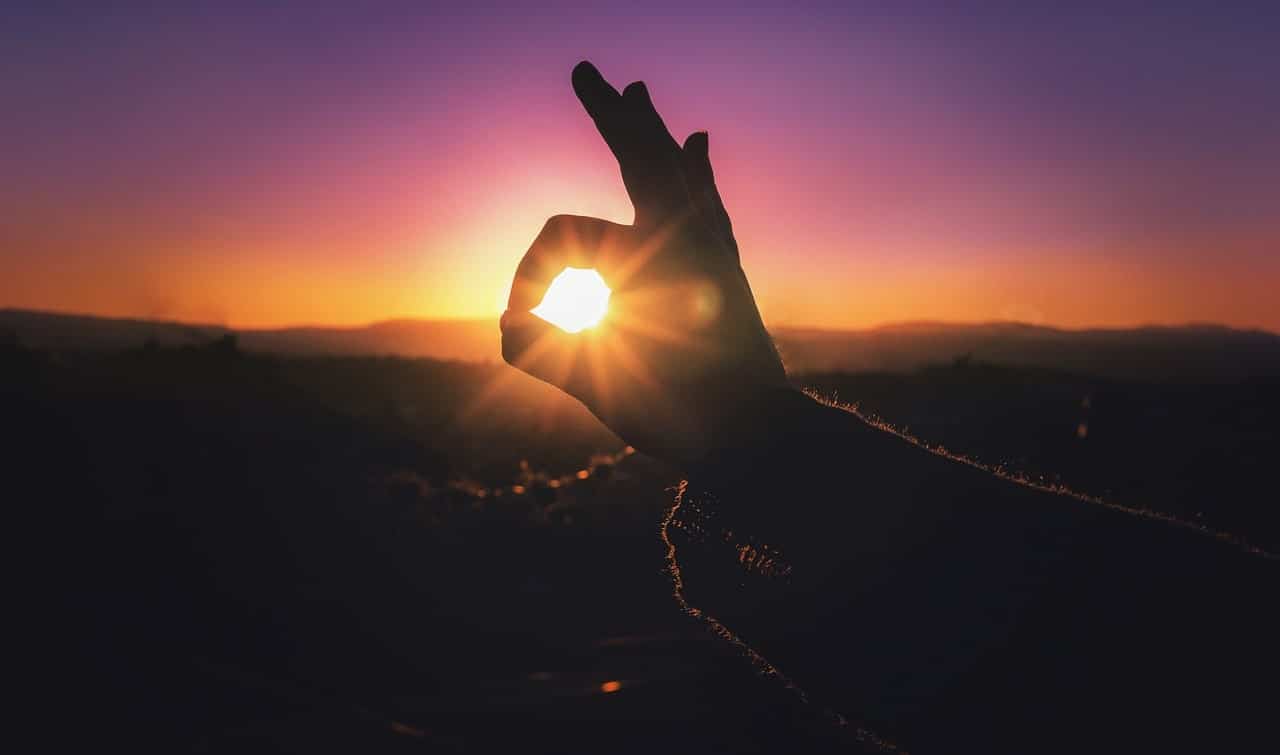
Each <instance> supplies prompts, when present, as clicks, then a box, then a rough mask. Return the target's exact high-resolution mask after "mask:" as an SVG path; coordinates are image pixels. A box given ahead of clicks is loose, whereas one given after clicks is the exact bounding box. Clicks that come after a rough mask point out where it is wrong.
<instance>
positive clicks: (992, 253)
mask: <svg viewBox="0 0 1280 755" xmlns="http://www.w3.org/2000/svg"><path fill="white" fill-rule="evenodd" d="M660 5H661V4H660ZM406 7H407V8H409V9H408V10H405V11H404V12H405V14H406V17H405V18H403V19H397V20H395V22H392V21H391V20H389V19H388V20H386V23H385V24H384V23H380V22H378V23H375V21H376V18H375V16H376V14H372V13H371V12H370V11H369V10H368V9H364V8H361V7H359V6H353V7H352V9H350V10H343V11H338V10H335V11H334V15H333V17H331V18H330V17H327V16H326V17H324V18H321V15H323V14H321V15H317V14H316V13H314V12H312V11H310V10H304V9H293V10H286V9H277V10H270V11H268V10H260V9H256V7H246V8H245V9H242V10H236V11H234V12H233V11H232V10H230V9H228V10H226V11H225V17H224V16H221V15H219V14H211V15H213V16H218V22H217V23H211V18H207V17H205V15H204V14H202V13H195V14H192V13H188V12H186V11H184V10H182V9H179V8H175V9H173V15H172V17H169V16H163V17H162V15H156V16H155V17H152V16H151V15H150V14H131V13H128V12H125V11H120V12H119V13H118V14H103V16H104V17H103V18H94V19H90V18H88V17H86V18H83V19H80V22H79V23H78V24H76V23H70V22H68V23H59V24H49V25H42V24H39V23H35V22H34V21H32V23H30V24H28V23H27V22H26V21H24V20H23V19H15V22H14V23H13V24H11V25H10V26H9V27H7V28H5V29H0V35H3V34H6V33H7V34H10V35H12V37H11V38H10V39H8V41H9V42H10V43H11V44H8V45H0V48H4V49H6V51H7V52H10V53H11V54H13V55H15V56H17V57H16V58H15V60H14V64H13V65H8V66H0V91H3V92H4V93H5V96H6V100H5V101H6V103H7V104H8V105H9V107H8V108H7V110H6V118H5V119H4V122H3V123H0V136H2V137H4V138H2V139H0V152H2V154H0V164H2V165H3V166H4V173H5V179H6V180H5V181H4V183H3V185H0V219H3V222H0V307H4V308H10V307H11V308H23V309H36V310H49V311H59V312H69V313H82V314H93V315H102V316H111V317H132V318H144V319H164V320H176V321H181V322H190V323H206V324H218V325H227V326H231V327H236V328H273V327H286V326H301V325H314V326H336V327H346V326H358V325H366V324H369V323H373V322H378V321H383V320H389V319H399V318H422V319H464V318H465V319H472V318H487V319H491V320H494V321H495V324H496V320H497V318H498V317H499V315H500V313H501V312H502V310H503V307H504V304H505V301H506V298H507V297H506V294H507V292H508V290H509V286H510V284H511V276H512V274H513V272H514V270H515V267H516V265H517V263H518V262H519V260H520V259H521V257H522V256H523V255H524V253H525V251H526V250H527V249H528V247H529V244H530V243H531V242H532V240H533V239H534V238H535V237H536V235H537V234H538V231H539V229H540V228H541V226H542V224H543V222H544V221H545V220H546V219H547V218H548V217H550V216H552V215H556V214H575V215H587V216H594V217H599V218H603V219H606V220H611V221H614V222H619V223H629V222H631V219H632V209H631V205H630V202H629V201H628V198H627V195H626V193H625V191H624V189H623V186H622V182H621V181H620V180H619V175H618V169H617V164H616V161H615V160H614V158H613V156H612V155H611V154H610V152H609V150H608V148H607V147H606V146H605V145H604V144H603V143H602V142H601V140H600V137H599V134H598V133H597V132H596V129H595V127H594V125H593V124H592V123H591V121H590V118H589V117H588V116H587V115H586V114H585V113H584V112H583V111H582V108H581V106H580V104H579V103H578V102H577V100H576V98H575V97H574V95H573V92H572V90H571V88H570V83H569V72H570V70H571V69H572V67H573V65H574V64H575V63H576V62H577V61H578V60H579V59H581V57H583V56H586V57H591V58H592V59H593V60H594V62H595V63H597V64H598V66H599V67H600V69H601V70H602V72H603V73H604V74H605V75H606V76H607V77H609V78H610V79H611V80H613V81H614V82H615V83H617V84H619V85H623V84H625V83H626V82H629V81H632V80H636V79H644V80H645V81H646V82H647V84H648V88H649V91H650V92H651V93H652V95H653V98H654V101H655V104H656V105H657V107H658V109H659V110H660V111H661V113H662V115H663V117H664V119H665V122H666V123H667V125H668V126H669V127H670V129H671V131H672V133H673V134H674V135H675V137H676V138H677V139H678V140H679V139H683V137H684V136H686V135H687V134H689V133H690V132H692V131H694V130H706V131H707V132H708V133H709V134H710V153H711V158H712V161H713V163H714V165H715V173H716V178H717V182H718V185H719V187H720V190H721V193H722V195H723V196H724V201H725V204H726V206H727V208H728V210H729V213H730V215H731V216H732V219H733V228H734V233H735V236H736V238H737V240H738V242H739V246H740V248H741V254H742V263H743V268H744V269H745V271H746V272H747V275H748V278H749V280H750V282H751V286H752V290H753V292H754V293H755V296H756V301H757V303H758V304H759V306H760V309H761V312H762V314H763V316H764V320H765V322H766V324H767V325H770V326H812V327H820V328H866V327H872V326H876V325H881V324H886V323H894V322H903V321H920V320H931V321H944V322H985V321H993V320H1019V321H1026V322H1031V323H1036V324H1043V325H1050V326H1058V327H1067V328H1082V327H1127V326H1134V325H1142V324H1184V323H1188V322H1200V323H1205V322H1214V323H1221V324H1224V325H1229V326H1235V327H1255V328H1262V329H1267V330H1271V331H1277V332H1280V300H1277V298H1276V297H1275V295H1274V292H1273V290H1272V289H1274V287H1275V282H1276V281H1277V280H1280V253H1278V250H1280V226H1277V224H1276V221H1275V218H1276V217H1278V216H1280V204H1277V202H1278V201H1280V183H1278V182H1277V178H1276V176H1277V175H1278V173H1277V171H1276V170H1275V166H1276V165H1277V164H1280V163H1277V160H1278V159H1280V146H1277V145H1278V143H1277V141H1276V140H1275V139H1274V134H1273V133H1272V132H1273V131H1274V129H1269V128H1267V127H1266V126H1267V125H1268V124H1271V123H1273V122H1274V117H1275V113H1276V112H1280V110H1278V109H1277V108H1280V94H1277V91H1280V90H1277V89H1276V88H1275V87H1274V85H1273V82H1271V81H1270V78H1271V77H1269V76H1264V75H1262V74H1263V73H1266V72H1264V71H1262V69H1260V68H1259V67H1258V66H1257V65H1256V61H1257V60H1258V59H1260V58H1257V57H1256V55H1257V54H1259V53H1263V54H1266V55H1268V56H1269V55H1270V54H1271V52H1270V51H1271V50H1272V48H1273V47H1274V45H1273V43H1272V40H1271V39H1270V38H1265V39H1263V38H1257V39H1254V38H1253V37H1250V36H1249V34H1250V33H1252V32H1253V31H1256V25H1254V24H1251V23H1248V21H1247V19H1244V18H1235V17H1233V16H1232V15H1231V14H1228V13H1226V12H1225V11H1223V12H1219V13H1215V14H1213V18H1214V19H1216V20H1217V21H1220V22H1222V23H1226V24H1228V25H1231V24H1238V28H1237V29H1236V31H1237V32H1238V33H1236V34H1233V35H1230V36H1223V37H1221V38H1222V39H1228V38H1230V39H1233V40H1235V41H1234V42H1233V44H1232V45H1231V46H1230V47H1221V48H1219V47H1212V48H1211V47H1209V46H1206V45H1207V44H1208V42H1212V39H1210V38H1209V37H1202V35H1203V31H1202V30H1201V29H1199V28H1198V27H1197V28H1194V29H1192V28H1186V29H1183V28H1180V27H1176V26H1175V27H1168V28H1165V27H1161V26H1159V24H1156V23H1155V21H1154V20H1152V19H1150V18H1148V17H1146V16H1145V15H1144V16H1143V17H1142V18H1141V19H1140V21H1141V23H1138V24H1136V25H1133V26H1131V27H1125V29H1126V31H1125V33H1124V34H1120V33H1114V34H1113V33H1111V32H1108V33H1107V34H1105V35H1102V36H1098V33H1097V30H1095V29H1093V28H1091V27H1089V26H1088V24H1087V23H1085V21H1083V20H1081V21H1080V25H1078V26H1073V25H1072V23H1073V22H1071V20H1070V19H1067V18H1062V19H1057V20H1055V21H1054V23H1053V24H1051V25H1050V26H1049V27H1045V28H1038V27H1037V28H1025V29H1024V28H1013V27H1010V28H1008V29H1005V30H1004V31H999V30H997V29H996V28H995V27H990V28H988V27H987V26H986V25H979V26H980V27H981V28H979V26H972V27H971V26H970V25H969V22H970V21H971V20H972V19H971V18H970V16H971V15H972V14H969V13H961V12H959V11H953V10H948V7H947V6H946V5H945V4H942V5H940V6H939V7H938V8H937V9H934V10H931V11H929V12H928V13H926V14H925V16H926V17H925V18H921V19H910V18H908V19H904V20H903V21H902V22H901V24H900V25H898V24H896V23H895V22H890V21H889V20H887V19H886V20H885V21H884V23H885V24H886V25H885V26H877V25H875V24H871V25H868V24H866V23H864V20H863V19H860V18H858V17H857V14H854V13H853V12H852V11H849V10H848V9H841V8H837V7H834V6H833V7H831V8H825V9H807V10H805V9H800V8H796V9H788V10H787V11H786V12H785V14H783V18H780V17H777V16H778V13H781V12H780V11H770V10H767V9H755V8H741V9H739V11H740V14H739V16H737V17H735V22H734V23H732V24H725V23H723V18H722V17H720V16H719V15H715V16H714V17H701V16H698V14H696V13H692V12H691V11H690V10H689V9H685V8H681V9H663V8H661V7H659V6H653V7H649V6H646V7H645V8H644V9H643V10H638V9H629V8H612V9H605V8H601V9H598V10H597V11H591V12H588V11H586V10H582V11H575V12H574V13H573V15H572V23H565V22H564V21H565V19H564V18H563V12H550V11H548V10H546V9H535V8H533V7H528V8H526V7H523V6H513V7H511V8H509V9H507V10H506V11H504V12H503V13H501V14H493V13H491V12H489V11H487V10H484V11H482V10H481V9H478V8H477V9H470V8H467V7H462V8H458V9H455V10H454V11H452V12H451V13H450V14H439V13H434V12H427V11H425V10H423V9H417V10H413V9H412V7H411V6H406ZM921 13H924V11H921ZM953 14H954V17H953ZM108 15H109V16H110V17H109V18H108V17H107V16H108ZM1032 15H1034V14H1032ZM1086 15H1087V14H1086ZM495 18H500V19H501V21H495ZM677 21H678V22H677ZM1023 21H1024V22H1026V23H1033V19H1023ZM1019 23H1022V22H1019ZM313 24H314V25H317V26H315V28H314V29H313V27H312V25H313ZM369 24H373V26H369ZM374 27H376V31H375V29H374ZM618 28H628V29H631V30H632V32H633V33H632V34H630V35H628V38H627V39H626V40H620V39H618V36H617V34H616V30H617V29H618ZM1107 28H1108V29H1113V27H1112V26H1108V27H1107ZM1115 28H1118V27H1115ZM305 29H313V31H314V32H315V33H314V34H312V33H302V31H301V30H305ZM922 29H946V30H947V31H946V33H945V34H940V35H939V36H938V37H936V38H935V37H931V36H929V35H924V36H921V31H920V30H922ZM1000 29H1004V27H1003V26H1001V27H1000ZM677 30H678V31H677ZM986 35H994V36H993V37H988V36H986ZM122 39H127V40H128V43H127V44H125V43H121V42H120V41H119V40H122ZM601 40H609V43H608V44H603V45H602V44H601ZM1028 40H1039V41H1040V42H1043V44H1028V43H1027V41H1028ZM1249 40H1252V41H1249ZM1139 41H1141V42H1143V43H1144V44H1145V45H1146V46H1145V47H1144V46H1142V45H1136V42H1139ZM1193 42H1195V43H1199V44H1198V46H1197V45H1196V44H1183V43H1193ZM668 44H669V45H673V47H670V48H668V47H666V46H665V45H668ZM1085 47H1088V49H1106V50H1108V51H1109V55H1110V57H1109V56H1108V55H1102V54H1099V55H1091V56H1090V57H1089V60H1087V61H1081V60H1080V59H1079V57H1078V50H1079V49H1084V48H1085ZM670 50H678V51H679V53H680V54H679V55H672V54H668V53H669V52H670ZM743 50H752V51H756V53H758V54H753V55H750V56H745V57H744V56H743V54H742V51H743ZM1134 50H1145V51H1147V52H1148V53H1150V52H1152V51H1163V54H1161V55H1147V54H1145V53H1144V54H1143V55H1141V56H1135V55H1134V54H1133V51H1134ZM1188 50H1190V52H1188ZM229 51H233V52H234V54H228V52H229ZM1250 55H1254V56H1255V57H1250ZM1267 59H1269V58H1267ZM459 61H468V62H466V63H465V64H463V63H461V62H459ZM1104 61H1128V62H1129V63H1131V64H1132V65H1131V66H1127V67H1126V66H1124V65H1114V66H1110V67H1108V68H1107V69H1106V70H1105V72H1100V71H1098V70H1096V69H1093V68H1091V67H1090V66H1092V65H1103V62H1104ZM1104 73H1105V75H1103V74H1104ZM1196 77H1199V78H1196ZM1188 81H1194V82H1195V83H1196V86H1195V87H1194V88H1188V86H1187V82H1188ZM192 82H200V86H198V87H193V86H192V85H191V83H192ZM744 82H751V83H750V85H745V84H744ZM1104 84H1105V85H1104ZM1141 92H1148V93H1149V96H1143V97H1134V96H1133V95H1134V93H1141ZM1171 92H1172V93H1176V94H1177V96H1166V95H1169V94H1170V93H1171ZM1193 93H1194V94H1193ZM1184 95H1185V96H1184ZM1153 134H1158V135H1159V138H1153ZM1223 144H1229V145H1231V146H1232V148H1231V149H1229V150H1228V149H1218V148H1215V147H1214V145H1223Z"/></svg>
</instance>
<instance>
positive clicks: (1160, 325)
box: [0, 306, 1280, 337]
mask: <svg viewBox="0 0 1280 755" xmlns="http://www.w3.org/2000/svg"><path fill="white" fill-rule="evenodd" d="M6 312H13V313H22V314H34V315H44V316H52V317H83V318H91V319H96V320H111V321H115V322H133V323H144V324H146V323H149V324H166V325H177V326H181V327H186V328H216V329H219V330H226V331H231V332H246V333H247V332H257V333H262V332H281V331H289V330H339V331H359V330H368V329H370V328H375V327H378V326H380V325H390V324H395V323H459V324H461V323H482V322H492V323H493V324H495V325H496V324H497V322H498V319H499V316H497V315H495V316H494V317H492V318H489V317H421V316H418V317H415V316H403V317H387V318H383V319H378V320H370V321H366V322H364V323H360V324H354V325H349V324H321V323H300V324H289V325H259V326H243V325H227V324H224V323H217V322H207V321H206V322H194V321H188V320H180V319H170V318H165V317H148V316H144V315H106V314H96V313H93V312H84V311H70V310H62V309H32V308H30V307H14V306H0V313H6ZM993 325H1016V326H1021V327H1029V328H1040V329H1043V330H1056V331H1060V332H1067V333H1083V332H1090V331H1094V332H1096V331H1132V330H1158V329H1164V330H1192V329H1210V328H1212V329H1222V330H1231V331H1235V332H1239V333H1249V332H1256V333H1265V334H1267V335H1272V336H1276V337H1280V331H1276V330H1271V329H1270V328H1266V327H1263V326H1260V325H1248V326H1237V325H1227V324H1225V323H1220V322H1212V321H1204V320H1199V321H1197V320H1190V321H1183V322H1150V321H1148V322H1141V323H1133V324H1125V325H1084V326H1065V325H1053V324H1047V323H1034V322H1028V321H1025V320H1002V319H993V320H936V319H920V320H890V321H884V322H880V323H877V324H875V325H863V326H841V325H805V324H794V323H781V322H775V323H766V327H767V328H769V329H775V328H776V329H778V330H789V331H811V332H825V333H857V332H868V331H875V330H888V329H891V328H904V327H920V326H935V327H989V326H993Z"/></svg>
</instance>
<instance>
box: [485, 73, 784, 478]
mask: <svg viewBox="0 0 1280 755" xmlns="http://www.w3.org/2000/svg"><path fill="white" fill-rule="evenodd" d="M573 88H574V91H575V92H576V93H577V95H578V98H579V99H580V100H581V101H582V104H583V106H584V107H585V108H586V110H587V113H589V114H590V115H591V117H592V119H593V120H594V121H595V123H596V126H597V128H599V130H600V135H601V136H603V137H604V140H605V142H606V143H607V144H608V145H609V148H610V149H611V150H612V151H613V154H614V155H615V156H616V157H617V159H618V164H619V166H620V167H621V169H622V179H623V182H624V183H625V184H626V187H627V192H628V194H629V195H630V196H631V201H632V203H633V204H634V206H635V224H634V225H631V226H623V225H618V224H616V223H610V222H607V221H604V220H599V219H596V218H587V217H577V216H570V215H557V216H555V217H553V218H551V219H550V220H548V221H547V223H546V225H545V226H544V227H543V229H542V232H541V233H539V234H538V237H537V238H536V239H535V240H534V242H533V246H532V247H530V249H529V251H528V252H527V253H526V254H525V257H524V259H523V260H522V261H521V262H520V266H519V268H518V269H517V270H516V275H515V281H514V283H513V284H512V287H511V298H510V301H509V302H508V304H507V311H506V313H505V314H504V315H503V317H502V355H503V358H504V359H506V361H507V362H508V363H510V364H512V365H514V366H516V367H518V368H520V369H521V370H524V371H525V372H527V373H529V374H530V375H533V376H535V377H538V378H540V379H542V380H545V381H547V382H549V383H551V384H553V385H556V386H558V387H560V388H561V389H563V390H565V391H566V392H568V393H569V394H571V395H573V396H574V397H576V398H577V399H579V400H580V401H582V403H583V404H585V405H586V406H587V407H588V408H589V409H590V410H591V411H592V412H593V413H594V414H595V415H596V416H597V417H599V418H600V419H601V420H602V421H603V422H604V423H605V424H606V425H608V426H609V427H610V429H612V430H613V431H614V432H616V433H617V434H618V435H619V436H620V437H622V438H623V439H624V440H626V441H627V442H628V443H630V444H632V445H633V446H635V447H637V448H639V449H640V450H642V451H645V452H647V453H650V454H653V455H655V456H658V457H660V458H666V459H668V460H671V461H674V462H678V463H679V462H692V461H697V460H699V459H702V458H704V457H705V456H706V455H707V454H709V453H712V452H714V451H715V450H716V449H717V448H718V447H720V445H722V444H723V443H724V442H725V441H726V438H725V436H726V434H728V433H732V432H734V429H733V428H734V427H735V425H736V424H737V423H736V421H735V420H736V419H737V418H738V417H740V416H741V415H742V414H743V413H744V412H746V411H748V407H749V406H751V405H752V404H754V403H756V402H758V401H760V400H761V399H762V397H763V396H765V395H767V394H769V393H771V392H772V391H774V390H776V389H785V388H786V387H787V380H786V374H785V372H784V370H783V367H782V362H781V360H780V359H779V358H778V353H777V351H776V349H775V348H774V346H773V342H772V341H771V340H770V338H769V335H768V333H767V332H766V331H765V328H764V324H763V322H762V321H761V319H760V313H759V311H758V310H757V309H756V304H755V300H754V298H753V297H752V295H751V288H750V286H748V284H747V278H746V274H745V273H743V271H742V267H741V265H740V263H739V259H738V247H737V243H736V242H735V241H734V238H733V230H732V228H731V227H730V223H729V216H728V214H727V213H726V212H725V208H724V204H723V203H722V202H721V199H720V194H719V192H718V191H717V190H716V185H715V178H714V176H713V175H712V171H711V162H710V159H709V157H708V153H707V146H708V145H707V135H706V134H705V133H702V132H698V133H694V134H693V135H691V136H690V137H689V138H688V139H687V140H685V143H684V147H683V148H681V147H680V145H678V144H677V143H676V142H675V140H674V139H673V138H672V137H671V134H670V132H669V131H667V127H666V126H665V125H664V124H663V122H662V119H661V117H659V115H658V113H657V111H656V110H655V109H654V107H653V103H652V102H651V101H650V99H649V93H648V90H647V89H646V88H645V85H644V84H643V83H641V82H635V83H632V84H630V85H628V86H627V87H626V89H624V90H623V92H622V94H619V93H618V92H617V90H615V89H614V88H613V87H612V86H611V85H610V84H609V83H608V82H607V81H605V80H604V78H603V77H602V76H601V75H600V72H599V71H597V70H596V69H595V67H594V66H592V65H591V64H590V63H587V62H582V63H579V64H578V66H577V67H576V68H575V69H574V71H573ZM565 267H578V268H595V269H596V270H598V271H599V272H600V274H601V275H602V276H603V277H604V279H605V281H606V282H607V283H608V284H609V286H610V288H612V289H613V296H612V299H611V301H610V312H609V315H608V317H607V318H606V319H605V321H604V322H602V323H601V324H600V325H599V326H597V327H595V328H592V329H588V330H585V331H583V332H580V333H577V334H570V333H567V332H565V331H563V330H561V329H560V328H558V327H556V326H555V325H552V324H550V323H548V322H546V321H544V320H542V319H541V318H539V317H537V316H536V315H533V314H530V312H529V310H530V309H531V308H533V307H535V306H537V305H538V303H539V302H540V301H541V299H542V296H543V293H544V292H545V290H546V288H547V285H548V284H549V283H550V282H551V280H552V279H553V278H554V277H555V276H556V275H558V274H559V273H560V272H561V271H562V270H564V268H565Z"/></svg>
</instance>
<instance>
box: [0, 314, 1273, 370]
mask: <svg viewBox="0 0 1280 755" xmlns="http://www.w3.org/2000/svg"><path fill="white" fill-rule="evenodd" d="M229 334H234V335H235V336H236V338H237V342H238V343H239V345H240V347H241V348H243V349H245V350H248V351H256V352H271V353H278V354H287V355H322V354H327V355H396V356H404V357H431V358H435V359H453V360H462V361H497V360H498V359H499V353H500V352H499V346H498V337H499V336H498V324H497V322H496V319H495V320H390V321H387V322H381V323H375V324H372V325H366V326H362V327H354V328H322V327H302V328H281V329H241V330H232V329H230V328H226V327H222V326H217V325H191V324H184V323H176V322H166V321H159V320H130V319H114V318H105V317H93V316H87V315H67V314H55V313H48V312H36V311H29V310H17V309H3V310H0V340H13V341H17V342H18V343H21V344H23V345H25V346H28V347H31V348H39V349H47V350H53V351H85V350H95V351H100V350H117V349H128V348H137V347H140V346H142V345H143V344H144V343H146V342H148V341H152V342H155V343H158V344H161V345H179V344H198V343H203V342H207V341H211V340H214V339H218V338H221V337H223V336H226V335H229ZM773 334H774V337H775V338H776V339H777V342H778V347H779V350H780V351H781V352H782V354H783V358H784V360H785V362H786V364H787V367H788V369H789V370H790V371H791V372H793V373H804V372H808V373H812V372H868V371H884V372H904V371H910V370H914V369H918V368H920V367H923V366H926V365H935V364H939V363H952V362H956V361H960V362H964V361H970V360H971V361H974V362H985V363H992V364H1001V365H1009V366H1020V367H1037V368H1046V369H1055V370H1064V371H1069V372H1076V373H1082V374H1090V375H1098V376H1102V377H1113V378H1134V379H1143V380H1152V379H1154V380H1176V381H1192V380H1194V381H1210V382H1217V381H1235V380H1240V379H1243V378H1249V377H1256V376H1280V335H1277V334H1275V333H1269V332H1266V331H1259V330H1237V329H1233V328H1227V327H1223V326H1217V325H1188V326H1177V327H1164V326H1161V327H1154V326H1153V327H1141V328H1124V329H1090V330H1060V329H1057V328H1047V327H1041V326H1034V325H1025V324H1021V323H1012V322H995V323H982V324H972V325H966V324H949V323H927V322H922V323H908V324H901V325H887V326H881V327H876V328H869V329H865V330H817V329H806V328H776V329H774V330H773Z"/></svg>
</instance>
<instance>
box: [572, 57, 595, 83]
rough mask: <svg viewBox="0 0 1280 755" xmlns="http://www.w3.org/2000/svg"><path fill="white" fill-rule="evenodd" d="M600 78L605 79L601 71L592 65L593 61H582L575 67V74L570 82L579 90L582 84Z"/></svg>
mask: <svg viewBox="0 0 1280 755" xmlns="http://www.w3.org/2000/svg"><path fill="white" fill-rule="evenodd" d="M599 78H603V77H602V76H601V75H600V71H599V70H597V69H596V67H595V66H594V65H592V64H591V61H589V60H580V61H578V64H577V65H576V66H574V67H573V73H572V74H571V75H570V77H569V80H570V81H572V82H573V86H574V88H575V89H577V88H578V87H579V86H580V85H581V84H584V83H586V82H587V81H590V80H591V79H599Z"/></svg>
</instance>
